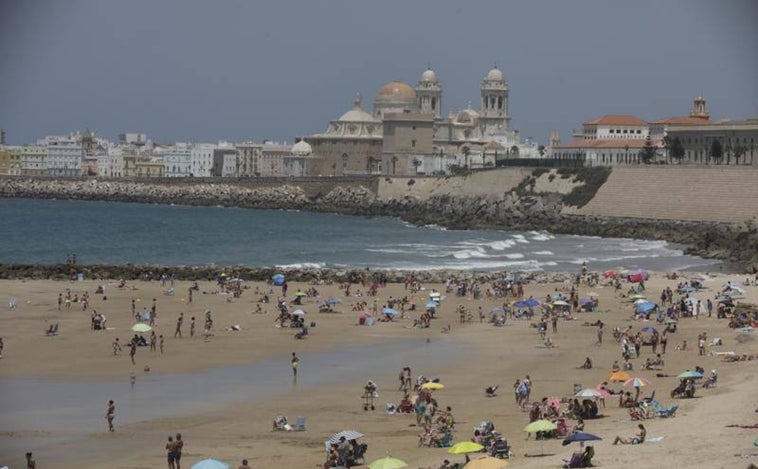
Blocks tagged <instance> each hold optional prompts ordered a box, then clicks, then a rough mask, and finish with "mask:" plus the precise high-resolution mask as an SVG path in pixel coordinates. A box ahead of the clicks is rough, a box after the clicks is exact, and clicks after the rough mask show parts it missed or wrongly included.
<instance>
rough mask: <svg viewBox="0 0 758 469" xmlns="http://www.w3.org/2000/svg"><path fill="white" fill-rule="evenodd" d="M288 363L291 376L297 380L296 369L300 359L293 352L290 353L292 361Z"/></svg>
mask: <svg viewBox="0 0 758 469" xmlns="http://www.w3.org/2000/svg"><path fill="white" fill-rule="evenodd" d="M290 363H291V364H292V376H293V377H294V378H297V367H298V366H299V365H300V358H299V357H298V356H297V354H296V353H295V352H292V360H290Z"/></svg>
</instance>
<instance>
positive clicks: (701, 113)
mask: <svg viewBox="0 0 758 469" xmlns="http://www.w3.org/2000/svg"><path fill="white" fill-rule="evenodd" d="M710 116H711V115H710V113H709V112H708V111H707V110H706V109H705V98H704V97H702V96H698V97H697V98H695V101H694V103H693V105H692V111H690V117H697V118H699V119H708V118H709V117H710Z"/></svg>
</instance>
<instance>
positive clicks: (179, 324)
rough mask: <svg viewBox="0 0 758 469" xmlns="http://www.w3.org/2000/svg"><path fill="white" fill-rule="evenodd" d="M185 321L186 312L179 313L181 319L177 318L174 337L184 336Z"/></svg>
mask: <svg viewBox="0 0 758 469" xmlns="http://www.w3.org/2000/svg"><path fill="white" fill-rule="evenodd" d="M183 322H184V313H179V319H177V320H176V330H175V331H174V338H176V336H179V338H180V339H181V338H182V323H183Z"/></svg>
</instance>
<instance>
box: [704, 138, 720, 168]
mask: <svg viewBox="0 0 758 469" xmlns="http://www.w3.org/2000/svg"><path fill="white" fill-rule="evenodd" d="M708 156H710V157H711V158H713V159H714V160H716V161H717V162H719V163H720V162H721V158H722V157H723V156H724V149H723V148H722V147H721V141H719V139H717V138H714V139H713V140H712V141H711V149H710V150H709V151H708Z"/></svg>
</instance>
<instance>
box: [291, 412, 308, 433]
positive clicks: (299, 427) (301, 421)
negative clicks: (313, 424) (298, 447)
mask: <svg viewBox="0 0 758 469" xmlns="http://www.w3.org/2000/svg"><path fill="white" fill-rule="evenodd" d="M292 429H293V430H295V431H298V432H302V431H305V417H303V416H302V415H299V416H298V417H297V422H295V425H294V426H293V427H292Z"/></svg>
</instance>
